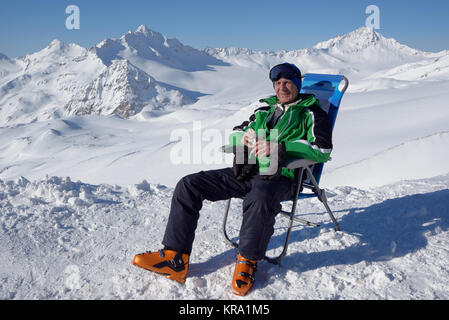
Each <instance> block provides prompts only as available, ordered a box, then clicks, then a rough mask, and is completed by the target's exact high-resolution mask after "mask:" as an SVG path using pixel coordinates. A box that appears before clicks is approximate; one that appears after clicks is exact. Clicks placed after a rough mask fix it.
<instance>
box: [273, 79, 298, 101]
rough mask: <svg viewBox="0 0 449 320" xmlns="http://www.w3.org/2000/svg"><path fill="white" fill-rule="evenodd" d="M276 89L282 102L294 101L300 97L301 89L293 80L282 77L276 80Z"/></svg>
mask: <svg viewBox="0 0 449 320" xmlns="http://www.w3.org/2000/svg"><path fill="white" fill-rule="evenodd" d="M274 91H275V92H276V96H277V97H278V102H279V103H280V104H287V103H291V102H294V101H295V100H297V99H298V97H299V89H298V87H297V86H296V85H295V84H294V83H293V81H291V80H288V79H285V78H280V79H279V80H277V81H275V82H274Z"/></svg>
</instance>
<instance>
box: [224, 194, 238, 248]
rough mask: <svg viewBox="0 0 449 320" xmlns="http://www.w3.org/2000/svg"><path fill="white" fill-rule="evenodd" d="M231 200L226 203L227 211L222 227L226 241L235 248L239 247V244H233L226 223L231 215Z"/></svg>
mask: <svg viewBox="0 0 449 320" xmlns="http://www.w3.org/2000/svg"><path fill="white" fill-rule="evenodd" d="M231 200H232V198H231V199H228V201H227V202H226V209H225V214H224V218H223V227H222V231H223V235H224V237H225V240H226V242H227V243H229V244H230V245H231V246H233V247H234V248H237V247H238V244H237V243H235V242H233V241H232V240H231V239H230V238H229V236H228V233H227V232H226V223H227V221H228V214H229V208H230V207H231Z"/></svg>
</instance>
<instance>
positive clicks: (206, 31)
mask: <svg viewBox="0 0 449 320" xmlns="http://www.w3.org/2000/svg"><path fill="white" fill-rule="evenodd" d="M71 4H74V5H77V6H78V7H79V9H80V29H79V30H68V29H67V28H66V26H65V21H66V18H67V17H68V14H66V13H65V9H66V7H67V6H68V5H71ZM368 5H377V6H378V7H379V10H380V29H379V30H377V31H378V32H380V33H381V34H383V35H384V36H385V37H388V38H390V37H393V38H396V39H397V40H398V41H399V42H401V43H404V44H406V45H408V46H411V47H413V48H416V49H420V50H425V51H434V52H435V51H440V50H444V49H449V36H448V35H449V19H447V15H448V13H449V1H448V0H427V1H417V0H409V1H406V0H378V1H375V0H370V1H365V0H341V1H335V0H320V1H311V0H308V1H303V0H284V1H282V0H277V1H265V0H258V1H253V0H239V1H235V0H221V1H215V0H208V1H206V0H159V1H154V0H146V1H144V0H129V1H114V0H110V1H105V0H81V1H76V0H69V1H66V0H53V1H50V0H2V2H1V4H0V52H1V53H4V54H6V55H7V56H9V57H17V56H22V55H25V54H27V53H30V52H35V51H38V50H40V49H42V48H43V47H45V46H46V45H47V44H48V43H49V42H51V41H52V40H53V39H59V40H61V41H64V42H75V43H78V44H79V45H82V46H84V47H91V46H92V45H95V44H96V43H99V42H101V41H102V40H103V39H105V38H118V37H120V36H121V35H123V34H125V33H126V32H127V31H128V30H131V31H134V30H135V29H136V28H137V27H138V26H139V25H141V24H145V25H147V26H148V27H149V28H150V29H153V30H155V31H158V32H160V33H162V34H164V35H166V36H167V37H169V38H177V39H178V40H180V41H181V42H182V43H183V44H186V45H190V46H192V47H194V48H197V49H204V48H205V47H246V48H250V49H254V50H281V49H284V50H293V49H301V48H306V47H310V46H312V45H314V44H315V43H317V42H320V41H324V40H328V39H330V38H333V37H335V36H337V35H343V34H345V33H348V32H350V31H352V30H354V29H357V28H359V27H362V26H364V25H365V20H366V18H367V16H368V15H367V14H366V13H365V9H366V7H367V6H368Z"/></svg>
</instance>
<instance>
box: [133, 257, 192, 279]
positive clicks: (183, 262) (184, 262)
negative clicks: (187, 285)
mask: <svg viewBox="0 0 449 320" xmlns="http://www.w3.org/2000/svg"><path fill="white" fill-rule="evenodd" d="M132 264H133V265H135V266H138V267H141V268H143V269H146V270H149V271H153V272H156V273H158V274H160V275H163V276H165V277H166V278H168V279H172V280H175V281H178V282H180V283H184V282H185V281H186V275H187V271H188V270H189V255H188V254H185V253H179V252H176V251H173V250H159V252H149V251H147V252H145V253H140V254H137V255H136V256H135V257H134V260H133V262H132Z"/></svg>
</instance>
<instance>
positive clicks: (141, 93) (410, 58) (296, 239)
mask: <svg viewBox="0 0 449 320" xmlns="http://www.w3.org/2000/svg"><path fill="white" fill-rule="evenodd" d="M448 57H449V51H443V52H439V53H428V52H422V51H419V50H415V49H412V48H408V47H406V46H404V45H401V44H399V43H398V42H397V41H396V40H394V39H386V38H384V37H382V36H381V35H380V34H379V33H376V32H373V31H372V30H370V29H367V28H361V29H358V30H355V31H353V32H351V33H349V34H347V35H344V36H341V37H337V38H335V39H330V40H328V41H324V42H321V43H318V44H317V45H316V46H314V47H311V48H307V49H301V50H295V51H288V52H287V51H279V52H263V51H252V50H249V49H239V48H222V49H219V48H208V49H206V50H204V51H199V50H196V49H194V48H191V47H189V46H185V45H183V44H181V43H180V42H179V41H177V40H176V39H167V38H166V37H165V36H163V35H162V34H160V33H157V32H155V31H152V30H149V29H148V28H146V27H145V26H141V27H139V28H138V29H137V30H136V31H135V32H129V33H127V34H126V35H124V36H123V37H121V38H120V39H105V40H104V41H102V42H100V43H99V44H98V45H96V46H94V47H93V48H90V49H85V48H82V47H80V46H78V45H76V44H64V43H62V42H60V41H58V40H54V41H52V42H51V43H50V44H49V45H48V46H47V47H45V48H44V49H43V50H41V51H39V52H36V53H32V54H29V55H27V56H25V57H20V58H14V59H12V58H8V57H6V56H4V55H2V54H0V226H1V229H0V241H1V244H2V246H1V248H0V257H2V259H1V262H0V298H1V299H242V298H238V297H236V296H234V295H232V294H231V278H232V272H233V268H234V259H235V255H236V250H235V249H232V248H230V247H228V246H227V245H226V243H225V242H224V240H223V237H222V236H221V234H220V233H221V225H220V224H221V220H222V216H223V212H224V208H225V203H224V202H217V203H211V202H206V203H205V204H204V207H203V209H202V211H201V218H200V221H199V225H198V229H197V236H196V239H195V244H194V250H193V252H192V256H191V269H190V272H189V277H188V279H187V282H186V283H185V285H181V284H178V283H176V282H173V281H170V280H167V279H165V278H162V277H159V276H157V275H154V274H151V273H149V272H147V271H144V270H142V269H139V268H136V267H133V266H132V265H131V261H132V258H133V256H134V255H135V254H136V253H139V252H143V251H147V250H157V249H159V248H160V241H161V239H162V235H163V232H164V229H165V223H166V221H167V217H168V212H169V207H170V201H171V195H172V193H173V188H174V186H175V184H176V182H177V181H178V180H179V179H180V178H181V177H182V176H184V175H186V174H188V173H192V172H196V171H199V170H203V169H212V168H220V167H225V166H228V165H230V164H231V163H232V157H229V156H226V157H225V155H223V154H221V153H219V152H218V148H219V147H220V146H221V145H223V144H225V143H226V142H227V134H228V133H229V130H230V129H231V128H232V127H233V126H235V125H236V124H240V123H241V122H242V121H244V120H246V119H247V117H248V116H249V115H250V114H251V113H252V111H253V110H254V108H255V107H256V106H257V100H258V98H261V97H265V96H267V95H269V94H272V92H273V89H272V84H271V83H270V82H269V80H268V79H267V73H268V70H269V68H270V67H271V66H273V65H274V64H276V63H280V62H284V61H289V62H293V63H296V64H297V65H298V66H300V68H301V69H302V70H303V72H304V73H306V72H315V73H319V72H329V73H342V74H345V75H346V76H347V77H348V78H349V81H350V87H349V89H348V91H347V93H346V94H345V96H344V98H343V101H342V104H341V111H340V113H339V115H338V119H337V123H336V127H335V130H334V139H333V140H334V151H333V154H332V161H330V162H329V163H328V164H327V165H326V166H325V171H324V173H323V176H322V179H321V183H322V186H325V187H326V190H327V192H328V198H329V205H330V206H331V208H332V209H333V211H334V213H335V215H336V217H337V219H338V220H339V222H340V225H341V228H342V231H341V232H334V231H333V229H332V224H331V222H330V220H329V218H328V216H327V213H326V212H325V210H324V208H323V207H322V205H321V203H319V202H318V200H316V199H309V200H304V201H301V202H300V203H299V211H298V212H300V213H301V214H302V215H304V217H305V218H306V219H309V220H311V221H314V222H318V223H320V224H321V225H322V226H321V227H320V228H310V227H303V226H299V225H296V226H295V229H294V231H293V233H292V238H291V245H290V247H289V254H288V255H287V256H286V257H285V258H284V260H283V264H282V266H281V267H278V266H273V265H270V264H268V263H267V262H261V263H260V264H259V270H258V272H257V282H256V284H255V290H253V291H252V292H251V293H250V294H249V295H248V296H247V297H245V298H243V299H448V298H449V270H448V268H447V261H449V230H448V229H449V228H448V227H449V209H448V207H449V191H448V187H449V165H448V162H447V160H446V159H448V157H449V106H448V103H447V101H448V98H449V94H448V92H449V59H448ZM186 141H188V142H190V144H187V145H186V144H183V143H186ZM183 146H187V147H186V148H184V149H183ZM183 151H188V152H187V156H186V155H185V154H184V156H185V157H184V158H182V157H181V159H180V158H179V155H180V153H182V152H183ZM189 152H190V153H189ZM177 160H180V161H177ZM186 160H187V161H186ZM238 202H239V200H234V205H233V206H232V208H231V213H230V221H229V224H228V226H229V232H230V234H231V236H233V237H235V236H236V235H237V234H238V228H239V225H240V220H239V219H240V216H241V207H240V206H239V205H238ZM285 206H288V204H285ZM285 228H286V225H285V220H283V219H282V218H279V219H278V221H277V225H276V233H275V235H274V236H273V238H272V241H271V243H270V252H269V253H271V254H274V253H275V252H276V251H277V250H279V247H280V246H281V243H282V241H283V239H282V236H281V233H282V232H283V231H285Z"/></svg>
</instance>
